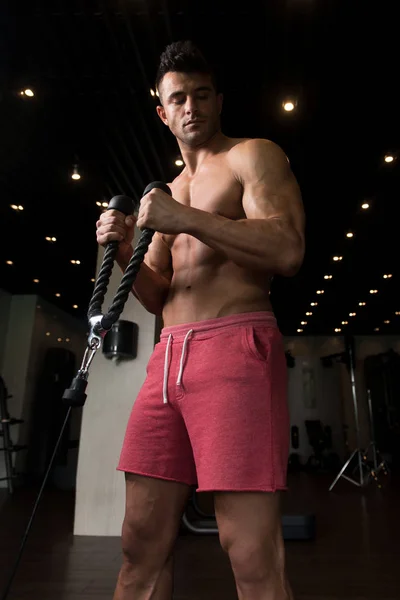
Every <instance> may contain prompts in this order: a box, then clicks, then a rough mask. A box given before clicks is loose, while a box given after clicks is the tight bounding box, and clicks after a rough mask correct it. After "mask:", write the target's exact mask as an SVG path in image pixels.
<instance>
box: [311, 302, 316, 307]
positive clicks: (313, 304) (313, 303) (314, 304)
mask: <svg viewBox="0 0 400 600" xmlns="http://www.w3.org/2000/svg"><path fill="white" fill-rule="evenodd" d="M310 304H311V306H318V302H311V303H310Z"/></svg>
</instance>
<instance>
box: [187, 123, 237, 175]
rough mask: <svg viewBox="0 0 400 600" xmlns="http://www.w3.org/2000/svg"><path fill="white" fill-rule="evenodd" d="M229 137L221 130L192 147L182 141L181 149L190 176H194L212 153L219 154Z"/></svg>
mask: <svg viewBox="0 0 400 600" xmlns="http://www.w3.org/2000/svg"><path fill="white" fill-rule="evenodd" d="M227 139H228V138H227V137H226V135H224V134H223V133H222V132H221V131H217V132H216V133H215V135H213V137H212V138H210V139H209V140H207V142H205V143H204V144H203V145H200V146H197V147H194V148H193V147H190V146H187V145H186V144H184V143H182V142H180V141H179V140H178V143H179V148H180V151H181V155H182V159H183V162H184V163H185V165H186V169H185V171H186V173H187V174H188V175H189V177H193V176H194V175H195V174H196V172H197V170H198V169H199V167H200V166H201V165H202V163H203V162H204V161H205V160H206V159H207V158H208V157H209V156H211V155H213V154H218V152H220V151H221V149H222V148H223V147H224V146H225V142H226V140H227Z"/></svg>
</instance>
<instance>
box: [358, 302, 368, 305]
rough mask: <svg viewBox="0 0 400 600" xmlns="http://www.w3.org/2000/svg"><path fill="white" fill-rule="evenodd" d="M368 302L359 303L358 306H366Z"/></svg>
mask: <svg viewBox="0 0 400 600" xmlns="http://www.w3.org/2000/svg"><path fill="white" fill-rule="evenodd" d="M365 304H366V302H359V303H358V306H365Z"/></svg>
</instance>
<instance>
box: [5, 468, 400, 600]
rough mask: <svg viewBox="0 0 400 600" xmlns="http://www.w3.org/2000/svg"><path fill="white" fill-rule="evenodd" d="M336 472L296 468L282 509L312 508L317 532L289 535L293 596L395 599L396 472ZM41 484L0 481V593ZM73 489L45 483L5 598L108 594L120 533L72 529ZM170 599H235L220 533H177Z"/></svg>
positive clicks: (398, 585)
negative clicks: (382, 479)
mask: <svg viewBox="0 0 400 600" xmlns="http://www.w3.org/2000/svg"><path fill="white" fill-rule="evenodd" d="M333 479H334V476H331V475H329V476H326V475H318V476H317V475H314V476H312V475H308V474H306V473H298V474H293V475H290V478H289V483H290V491H289V492H288V493H286V494H285V496H284V501H283V511H284V513H285V514H290V513H292V514H296V513H307V512H313V513H314V514H315V515H316V520H317V535H316V539H315V540H314V541H312V542H304V541H298V542H286V549H287V565H288V574H289V578H290V581H291V584H292V587H293V591H294V595H295V598H296V600H337V599H338V600H339V599H341V600H366V599H368V600H370V599H374V600H378V599H379V600H399V598H400V544H399V539H400V518H399V506H400V478H399V477H395V476H392V477H391V480H390V481H389V482H388V483H387V485H386V487H385V488H383V489H380V490H379V489H378V488H377V487H376V486H375V485H374V484H370V485H369V487H367V488H366V489H365V490H363V491H361V490H359V489H358V488H356V487H355V486H353V485H351V484H350V483H348V482H346V481H345V480H343V479H341V480H340V481H339V482H338V484H337V485H336V486H335V488H334V490H333V491H332V492H329V491H328V488H329V485H330V484H331V483H332V481H333ZM34 500H35V491H33V490H32V491H27V490H19V491H17V492H16V493H15V494H14V496H13V498H12V499H10V498H8V497H7V493H6V491H5V490H0V596H1V590H2V589H3V588H4V584H5V580H6V577H7V574H8V573H9V569H10V568H11V565H12V564H13V561H14V560H15V556H16V553H17V551H18V547H19V544H20V540H21V536H22V534H23V531H24V528H25V526H26V523H27V519H28V518H29V515H30V511H31V509H32V506H33V503H34ZM73 507H74V497H73V494H72V493H70V492H61V491H58V490H50V489H48V490H46V492H45V495H44V497H43V499H42V502H41V504H40V507H39V510H38V513H37V516H36V519H35V522H34V525H33V528H32V531H31V535H30V538H29V539H28V543H27V546H26V548H25V552H24V556H23V559H22V562H21V564H20V567H19V570H18V573H17V576H16V578H15V580H14V585H13V587H12V591H11V592H10V594H9V596H8V598H9V600H27V599H28V598H29V599H30V600H36V599H37V600H39V598H40V600H94V599H96V600H111V598H112V594H113V590H114V586H115V581H116V577H117V574H118V570H119V567H120V560H121V554H120V541H119V538H100V537H90V538H89V537H76V538H74V537H73V536H72V533H71V531H72V523H73ZM175 556H176V559H175V572H176V584H175V595H174V600H203V599H204V598H207V600H233V599H234V598H236V597H237V596H236V592H235V587H234V583H233V579H232V575H231V571H230V567H229V564H228V561H227V558H226V556H225V555H224V553H223V552H222V550H221V549H220V547H219V543H218V539H217V536H205V537H203V536H193V535H191V534H190V535H189V534H185V535H182V536H180V537H179V539H178V542H177V547H176V554H175Z"/></svg>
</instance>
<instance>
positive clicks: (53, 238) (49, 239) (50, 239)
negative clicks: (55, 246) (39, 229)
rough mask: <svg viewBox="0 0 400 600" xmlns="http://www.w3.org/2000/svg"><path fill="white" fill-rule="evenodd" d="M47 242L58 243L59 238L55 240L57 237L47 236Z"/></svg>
mask: <svg viewBox="0 0 400 600" xmlns="http://www.w3.org/2000/svg"><path fill="white" fill-rule="evenodd" d="M46 241H47V242H56V241H57V238H55V237H48V236H47V237H46Z"/></svg>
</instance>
